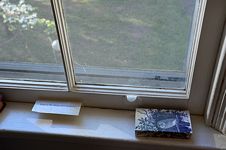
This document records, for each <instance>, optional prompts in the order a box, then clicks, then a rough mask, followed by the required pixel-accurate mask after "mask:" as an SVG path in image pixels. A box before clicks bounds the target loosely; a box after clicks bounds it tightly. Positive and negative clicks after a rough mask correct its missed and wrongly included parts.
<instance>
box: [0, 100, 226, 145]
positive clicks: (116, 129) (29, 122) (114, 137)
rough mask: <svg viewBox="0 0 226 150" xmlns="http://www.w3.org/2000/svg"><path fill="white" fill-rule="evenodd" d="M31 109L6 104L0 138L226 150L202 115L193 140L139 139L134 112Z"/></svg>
mask: <svg viewBox="0 0 226 150" xmlns="http://www.w3.org/2000/svg"><path fill="white" fill-rule="evenodd" d="M31 108H32V104H28V103H13V102H10V103H7V106H6V108H5V110H4V111H3V112H2V113H1V114H0V133H1V134H0V137H10V136H13V137H15V136H18V135H19V136H18V137H20V138H21V137H23V135H26V134H32V135H36V137H39V136H40V135H54V136H56V137H57V136H60V139H61V140H62V139H64V138H65V139H64V140H63V141H66V140H69V141H71V140H72V139H73V141H74V142H75V141H76V140H77V141H80V139H87V140H89V139H90V140H91V141H93V142H96V143H103V141H107V143H108V144H109V145H111V146H112V142H113V143H115V144H117V146H119V145H123V144H124V145H125V146H126V147H127V148H129V147H131V146H133V148H134V146H135V147H137V148H139V147H140V146H141V147H143V149H148V147H150V146H154V147H162V148H164V147H168V148H169V147H171V148H172V149H181V148H185V149H186V148H187V149H191V148H193V149H212V148H217V149H226V144H225V141H226V136H224V135H222V134H220V133H219V132H217V131H215V130H213V129H212V128H210V127H207V126H205V125H204V121H203V117H202V116H192V124H193V135H192V138H191V139H188V140H187V139H170V138H151V137H150V138H136V136H135V134H134V112H133V111H125V110H110V109H98V108H82V109H81V114H80V116H79V117H68V116H56V115H43V114H37V113H33V112H31ZM31 137H35V136H31ZM31 137H29V138H31ZM42 139H43V138H42ZM48 140H49V139H48ZM53 140H54V139H53ZM128 142H129V143H130V144H128ZM107 143H106V142H104V144H106V145H107ZM126 143H127V144H126ZM138 146H139V147H138ZM124 148H125V147H124Z"/></svg>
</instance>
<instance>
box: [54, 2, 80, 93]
mask: <svg viewBox="0 0 226 150" xmlns="http://www.w3.org/2000/svg"><path fill="white" fill-rule="evenodd" d="M51 4H52V8H53V11H54V17H55V20H56V26H57V31H58V36H59V41H60V46H61V53H62V56H63V62H64V67H65V74H66V77H67V83H68V88H69V89H71V88H72V87H74V86H75V84H76V80H75V76H74V64H73V57H72V54H71V49H70V44H69V39H68V34H67V28H66V22H65V20H64V11H63V6H62V5H63V4H62V0H51Z"/></svg>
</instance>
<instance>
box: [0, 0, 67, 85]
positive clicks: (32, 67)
mask: <svg viewBox="0 0 226 150" xmlns="http://www.w3.org/2000/svg"><path fill="white" fill-rule="evenodd" d="M53 74H54V75H53ZM0 77H4V78H12V79H13V78H15V79H18V78H19V79H38V80H60V81H65V76H64V69H63V65H62V60H61V54H60V48H59V45H58V38H57V32H56V28H55V23H54V18H53V14H52V8H51V5H50V1H48V0H32V1H30V0H1V1H0Z"/></svg>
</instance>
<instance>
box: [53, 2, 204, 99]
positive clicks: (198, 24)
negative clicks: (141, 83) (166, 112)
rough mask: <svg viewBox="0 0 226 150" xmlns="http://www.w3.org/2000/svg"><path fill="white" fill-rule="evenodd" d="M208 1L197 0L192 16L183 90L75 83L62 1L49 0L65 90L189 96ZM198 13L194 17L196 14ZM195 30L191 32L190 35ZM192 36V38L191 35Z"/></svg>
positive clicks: (179, 97) (145, 95)
mask: <svg viewBox="0 0 226 150" xmlns="http://www.w3.org/2000/svg"><path fill="white" fill-rule="evenodd" d="M206 3H207V0H197V2H196V7H195V10H194V11H195V12H194V17H193V21H192V29H191V33H192V34H191V36H190V44H189V50H191V53H190V54H191V56H188V64H189V65H188V67H187V69H186V70H187V71H186V78H187V81H185V84H186V86H185V89H183V90H181V89H180V90H179V89H167V88H142V87H141V88H140V87H122V86H113V85H88V84H78V83H76V76H75V72H74V68H75V67H74V63H73V62H74V61H73V57H72V51H71V47H70V43H69V41H70V40H69V36H68V31H67V24H66V20H65V16H64V13H65V12H64V9H63V2H62V0H59V1H56V0H51V4H52V8H53V12H54V13H53V14H54V18H55V22H56V26H57V29H58V30H57V31H58V37H59V41H60V45H61V50H62V55H63V57H64V58H63V60H64V66H65V73H66V76H67V83H68V89H69V91H71V92H79V93H96V94H112V95H118V94H121V95H137V96H142V97H162V98H176V99H189V96H190V90H191V85H192V78H193V74H194V68H195V61H196V57H197V51H198V45H199V39H200V35H201V29H202V23H203V18H204V12H205V8H206ZM196 15H197V16H196ZM193 33H194V34H193ZM193 37H194V38H193Z"/></svg>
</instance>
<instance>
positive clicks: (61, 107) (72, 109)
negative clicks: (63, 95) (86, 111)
mask: <svg viewBox="0 0 226 150" xmlns="http://www.w3.org/2000/svg"><path fill="white" fill-rule="evenodd" d="M80 109H81V103H80V102H64V101H48V100H37V101H36V102H35V104H34V106H33V108H32V111H33V112H38V113H47V114H59V115H73V116H78V115H79V112H80Z"/></svg>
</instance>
